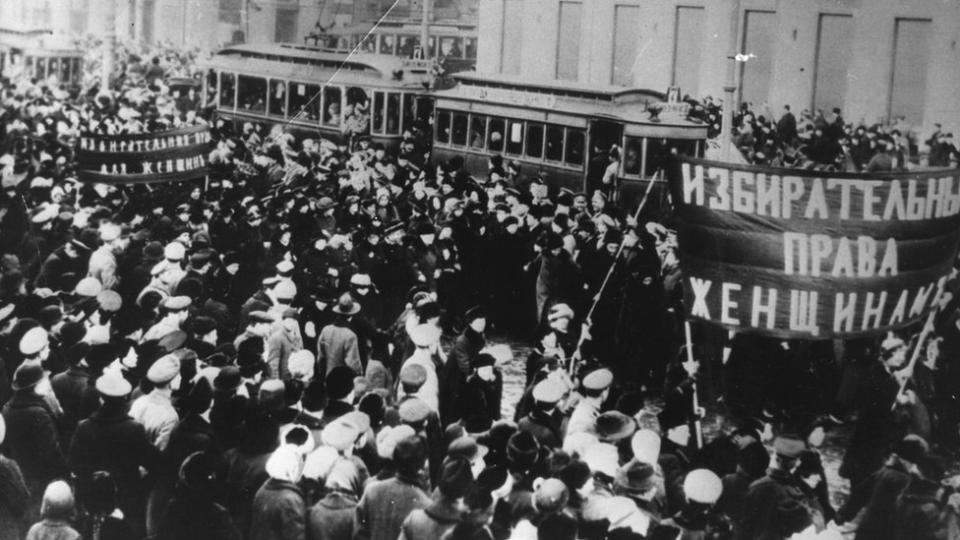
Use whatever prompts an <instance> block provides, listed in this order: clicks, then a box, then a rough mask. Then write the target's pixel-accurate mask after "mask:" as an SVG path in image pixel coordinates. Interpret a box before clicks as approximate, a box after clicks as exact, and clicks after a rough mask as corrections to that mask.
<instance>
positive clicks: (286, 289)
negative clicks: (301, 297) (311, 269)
mask: <svg viewBox="0 0 960 540" xmlns="http://www.w3.org/2000/svg"><path fill="white" fill-rule="evenodd" d="M273 295H274V296H276V297H277V298H278V299H282V300H293V299H294V298H296V296H297V286H296V285H295V284H294V283H293V281H290V280H289V279H281V280H280V281H279V282H278V283H277V284H276V285H275V286H274V287H273Z"/></svg>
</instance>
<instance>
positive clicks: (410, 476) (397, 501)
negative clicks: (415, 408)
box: [353, 435, 431, 540]
mask: <svg viewBox="0 0 960 540" xmlns="http://www.w3.org/2000/svg"><path fill="white" fill-rule="evenodd" d="M426 457H427V448H426V443H424V440H423V439H422V438H421V437H419V436H417V435H413V436H411V437H408V438H406V439H403V440H401V441H399V442H398V443H397V444H396V447H395V448H394V450H393V463H394V466H395V467H396V470H397V473H396V475H395V476H394V477H393V478H390V479H388V480H384V481H382V482H372V483H370V484H368V485H367V487H366V488H365V489H364V490H363V497H361V498H360V503H359V504H358V505H357V513H356V515H355V518H354V522H353V530H354V533H353V540H397V538H399V536H400V532H401V530H402V528H403V523H404V521H405V520H406V519H407V516H409V515H410V513H411V512H413V511H414V510H416V509H418V508H426V507H427V506H429V505H430V503H431V501H430V497H428V496H427V494H426V493H424V492H423V490H422V489H420V477H419V475H420V470H421V469H422V468H423V465H424V462H425V460H426Z"/></svg>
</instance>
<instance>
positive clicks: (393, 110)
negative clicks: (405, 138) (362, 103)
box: [387, 92, 400, 135]
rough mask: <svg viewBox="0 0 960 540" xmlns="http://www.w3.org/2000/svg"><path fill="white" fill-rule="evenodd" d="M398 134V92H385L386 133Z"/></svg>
mask: <svg viewBox="0 0 960 540" xmlns="http://www.w3.org/2000/svg"><path fill="white" fill-rule="evenodd" d="M399 134H400V94H397V93H394V92H391V93H389V94H387V135H399Z"/></svg>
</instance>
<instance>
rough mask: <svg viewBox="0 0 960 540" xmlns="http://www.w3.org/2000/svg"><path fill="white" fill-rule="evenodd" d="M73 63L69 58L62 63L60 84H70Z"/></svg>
mask: <svg viewBox="0 0 960 540" xmlns="http://www.w3.org/2000/svg"><path fill="white" fill-rule="evenodd" d="M71 63H73V62H72V61H71V59H69V58H64V59H63V60H61V61H60V84H67V83H69V82H70V64H71Z"/></svg>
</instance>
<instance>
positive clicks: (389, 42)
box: [380, 34, 397, 54]
mask: <svg viewBox="0 0 960 540" xmlns="http://www.w3.org/2000/svg"><path fill="white" fill-rule="evenodd" d="M396 43H397V37H396V36H394V35H393V34H381V35H380V53H381V54H393V53H394V50H393V48H394V46H395V45H396Z"/></svg>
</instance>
